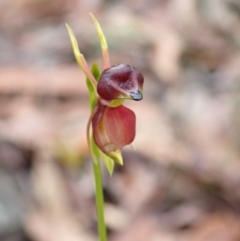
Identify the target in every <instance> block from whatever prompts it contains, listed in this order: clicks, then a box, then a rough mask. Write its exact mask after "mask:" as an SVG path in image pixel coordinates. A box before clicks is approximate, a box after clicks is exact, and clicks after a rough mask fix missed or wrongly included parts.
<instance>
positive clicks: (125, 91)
mask: <svg viewBox="0 0 240 241" xmlns="http://www.w3.org/2000/svg"><path fill="white" fill-rule="evenodd" d="M90 15H91V17H92V19H93V22H94V25H95V27H96V30H97V34H98V37H99V40H100V45H101V49H102V61H103V71H102V72H100V70H99V67H98V65H97V64H96V63H94V64H93V65H92V68H91V69H90V67H89V66H88V63H87V61H86V60H85V58H84V56H83V54H82V53H81V52H80V50H79V48H78V43H77V40H76V38H75V36H74V33H73V31H72V29H71V28H70V27H69V26H68V25H67V24H66V27H67V30H68V33H69V36H70V40H71V44H72V48H73V53H74V56H75V58H76V61H77V63H78V65H79V66H80V68H81V69H82V71H83V72H84V74H85V75H86V85H87V88H88V91H89V102H90V110H91V115H90V117H89V120H88V124H87V130H86V135H87V142H88V146H89V151H90V154H91V157H92V159H93V171H94V179H95V196H96V206H97V221H98V234H99V240H100V241H106V240H107V234H106V224H105V218H104V197H103V188H102V176H101V162H100V159H102V160H103V162H104V164H105V166H106V168H107V170H108V172H109V174H110V176H111V175H112V174H113V171H114V165H115V164H119V165H123V159H122V155H121V149H122V148H123V147H124V146H125V145H129V144H131V143H132V142H133V140H134V138H135V132H136V116H135V114H134V112H133V111H132V110H130V109H128V108H127V107H125V106H124V105H123V102H124V100H126V99H132V100H136V101H139V100H141V99H142V88H143V82H144V78H143V76H142V74H141V73H140V72H139V71H138V70H137V69H135V68H134V67H132V66H130V65H127V64H119V65H114V66H111V65H110V60H109V54H108V46H107V41H106V39H105V36H104V34H103V32H102V29H101V27H100V25H99V23H98V21H97V19H96V18H95V17H94V16H93V15H92V14H90Z"/></svg>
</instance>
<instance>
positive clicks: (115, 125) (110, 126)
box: [92, 105, 136, 154]
mask: <svg viewBox="0 0 240 241" xmlns="http://www.w3.org/2000/svg"><path fill="white" fill-rule="evenodd" d="M92 123H93V137H94V140H95V142H96V144H97V146H98V147H99V148H100V149H101V150H102V151H103V152H104V153H106V154H107V153H110V152H113V151H116V150H118V149H122V147H123V146H125V145H128V144H130V143H132V141H133V140H134V138H135V132H136V117H135V114H134V112H133V111H131V110H130V109H128V108H126V107H125V106H122V105H121V106H118V107H116V108H111V107H108V106H102V105H101V106H99V109H98V111H97V113H96V114H95V116H94V117H93V122H92Z"/></svg>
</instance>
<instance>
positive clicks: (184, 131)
mask: <svg viewBox="0 0 240 241" xmlns="http://www.w3.org/2000/svg"><path fill="white" fill-rule="evenodd" d="M89 12H92V13H93V14H94V15H95V16H96V17H97V18H98V20H99V22H100V23H101V26H102V28H103V30H104V32H105V35H106V37H107V40H108V44H109V51H110V56H111V63H112V64H117V63H128V64H130V65H133V66H134V67H136V68H137V69H139V70H140V71H141V72H142V73H143V74H144V76H145V83H144V99H143V100H142V101H141V102H138V103H136V102H130V101H129V102H127V105H128V106H131V108H132V109H133V110H134V111H135V113H136V115H137V136H136V140H135V142H134V144H135V147H136V151H133V150H131V148H129V147H126V148H124V152H123V153H124V162H125V164H124V166H123V167H117V168H116V171H115V173H114V175H113V176H112V177H111V178H110V177H109V176H108V174H107V172H106V170H104V177H103V178H104V187H105V189H104V192H105V197H106V220H107V226H108V231H109V240H110V241H123V240H124V241H128V240H129V241H130V240H131V241H132V240H138V241H145V240H148V241H158V240H159V241H175V240H176V241H179V240H180V241H190V240H191V241H212V240H214V241H215V240H218V241H239V240H240V2H239V1H238V0H207V1H204V0H202V1H201V0H200V1H199V0H198V1H197V0H169V1H166V0H158V1H157V0H150V1H149V0H148V1H147V0H143V1H136V0H128V1H127V0H123V1H103V0H102V1H101V0H88V1H87V0H82V1H80V0H79V1H77V0H58V1H57V0H49V1H43V0H35V1H30V0H18V1H14V3H13V1H8V0H1V1H0V240H1V241H2V240H3V241H56V240H58V241H75V240H85V241H86V240H89V241H91V240H97V228H96V227H97V226H96V214H95V202H94V184H93V175H92V169H91V159H90V157H89V153H88V148H87V144H86V138H85V128H86V123H87V119H88V116H89V110H88V93H87V88H86V86H85V77H84V75H83V73H82V72H81V70H80V69H79V67H78V66H77V64H76V63H75V60H74V57H73V54H72V49H71V46H70V41H69V37H68V35H67V31H66V28H65V23H68V24H69V25H70V26H71V27H72V28H73V30H74V33H75V34H76V36H77V39H78V43H79V46H80V49H81V51H82V53H83V54H84V55H85V57H86V59H87V60H88V62H89V63H91V64H92V63H93V62H94V61H97V62H98V63H99V64H101V52H100V47H99V43H98V39H97V35H96V33H95V29H94V26H93V23H92V21H91V18H90V16H89Z"/></svg>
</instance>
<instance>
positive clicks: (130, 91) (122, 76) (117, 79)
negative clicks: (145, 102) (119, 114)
mask: <svg viewBox="0 0 240 241" xmlns="http://www.w3.org/2000/svg"><path fill="white" fill-rule="evenodd" d="M143 81H144V78H143V75H142V74H141V73H140V72H139V71H138V70H137V69H135V68H134V67H132V66H130V65H127V64H119V65H114V66H112V67H111V68H108V69H105V70H104V71H103V72H102V75H101V77H100V79H99V82H98V84H97V92H98V94H99V96H100V97H101V98H103V99H105V100H114V99H133V100H141V99H142V98H143V97H142V88H143Z"/></svg>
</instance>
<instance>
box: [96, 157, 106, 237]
mask: <svg viewBox="0 0 240 241" xmlns="http://www.w3.org/2000/svg"><path fill="white" fill-rule="evenodd" d="M93 170H94V180H95V197H96V204H97V220H98V235H99V240H100V241H107V232H106V224H105V218H104V198H103V187H102V175H101V165H100V161H99V158H97V163H95V162H93Z"/></svg>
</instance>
